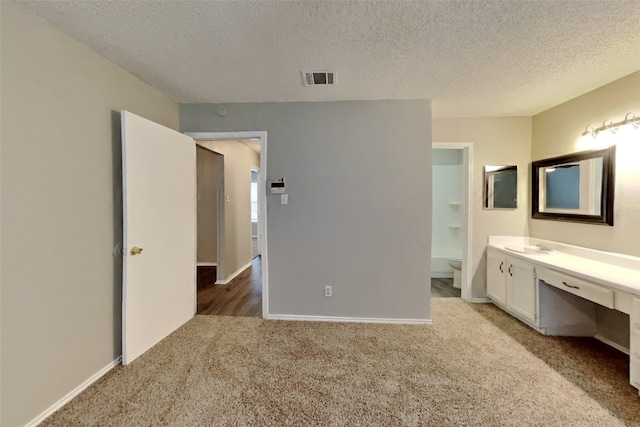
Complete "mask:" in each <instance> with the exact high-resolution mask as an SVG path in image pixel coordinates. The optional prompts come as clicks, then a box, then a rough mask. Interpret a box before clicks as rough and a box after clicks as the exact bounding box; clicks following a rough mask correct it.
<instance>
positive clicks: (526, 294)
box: [507, 256, 538, 323]
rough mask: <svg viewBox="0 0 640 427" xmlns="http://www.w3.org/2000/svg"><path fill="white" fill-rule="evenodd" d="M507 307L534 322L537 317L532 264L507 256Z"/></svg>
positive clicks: (534, 278) (535, 287)
mask: <svg viewBox="0 0 640 427" xmlns="http://www.w3.org/2000/svg"><path fill="white" fill-rule="evenodd" d="M507 264H509V267H507V307H508V308H509V309H511V310H512V311H514V312H515V313H516V314H519V315H520V316H521V317H524V318H525V319H526V320H529V321H530V322H533V323H535V322H536V320H537V318H538V304H537V292H536V290H537V286H536V276H535V269H534V267H533V265H532V264H530V263H528V262H525V261H521V260H519V259H517V258H512V257H509V256H508V257H507Z"/></svg>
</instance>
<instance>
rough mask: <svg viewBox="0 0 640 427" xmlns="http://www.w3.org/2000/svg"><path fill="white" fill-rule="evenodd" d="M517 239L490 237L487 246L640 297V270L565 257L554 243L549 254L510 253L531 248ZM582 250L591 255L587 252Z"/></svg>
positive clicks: (581, 258)
mask: <svg viewBox="0 0 640 427" xmlns="http://www.w3.org/2000/svg"><path fill="white" fill-rule="evenodd" d="M514 239H515V240H514ZM514 239H509V238H507V237H502V236H498V238H491V237H490V238H489V244H488V245H487V246H488V247H490V248H493V249H497V250H499V251H501V252H504V253H505V254H507V255H509V256H512V257H516V258H520V259H523V260H527V261H530V262H532V263H535V264H538V265H542V266H544V267H548V268H551V269H553V270H556V271H560V272H562V273H565V274H569V275H572V276H575V277H578V278H580V279H584V280H588V281H590V282H593V283H596V284H600V285H604V286H607V287H610V288H612V289H618V290H621V291H625V292H629V293H632V294H634V295H640V269H635V268H627V267H622V266H618V265H614V264H611V263H609V262H602V261H597V260H594V259H592V258H593V257H589V258H587V257H582V256H577V255H573V254H569V253H565V252H562V249H561V248H558V246H560V247H561V246H562V244H553V242H551V243H552V246H553V247H554V248H555V249H554V251H553V252H551V253H549V254H529V253H522V252H516V251H512V250H509V249H507V247H513V246H522V245H529V244H531V243H529V240H528V239H529V238H526V237H525V238H522V237H519V238H514ZM534 244H535V243H534ZM583 249H584V250H586V251H590V250H589V249H586V248H583ZM593 252H594V253H595V256H596V257H597V255H598V254H607V255H609V256H611V255H613V256H615V255H617V254H610V253H602V252H598V251H593ZM626 258H629V257H626Z"/></svg>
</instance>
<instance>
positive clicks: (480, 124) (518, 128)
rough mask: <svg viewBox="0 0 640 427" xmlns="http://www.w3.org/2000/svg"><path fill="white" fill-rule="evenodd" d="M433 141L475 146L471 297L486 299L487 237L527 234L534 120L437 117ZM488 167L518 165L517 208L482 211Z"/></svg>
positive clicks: (434, 123)
mask: <svg viewBox="0 0 640 427" xmlns="http://www.w3.org/2000/svg"><path fill="white" fill-rule="evenodd" d="M433 141H434V142H471V143H473V165H474V168H473V192H472V194H471V203H472V207H473V208H472V209H473V223H472V227H473V229H472V235H471V239H472V252H473V255H472V258H473V259H472V260H471V272H470V274H471V275H472V297H473V298H484V297H485V296H486V293H485V288H486V257H485V246H486V244H487V237H488V236H490V235H515V236H523V235H527V232H528V230H527V218H528V215H529V193H528V185H529V184H528V182H529V181H528V176H529V162H530V153H531V118H527V117H525V118H458V119H442V118H441V119H438V118H434V119H433ZM485 165H518V209H516V210H504V211H503V210H486V209H483V208H482V201H483V191H482V190H483V166H485ZM434 185H437V182H434Z"/></svg>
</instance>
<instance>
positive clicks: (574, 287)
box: [562, 282, 580, 289]
mask: <svg viewBox="0 0 640 427" xmlns="http://www.w3.org/2000/svg"><path fill="white" fill-rule="evenodd" d="M562 284H563V285H565V286H566V287H567V288H571V289H580V286H573V285H570V284H568V283H567V282H562Z"/></svg>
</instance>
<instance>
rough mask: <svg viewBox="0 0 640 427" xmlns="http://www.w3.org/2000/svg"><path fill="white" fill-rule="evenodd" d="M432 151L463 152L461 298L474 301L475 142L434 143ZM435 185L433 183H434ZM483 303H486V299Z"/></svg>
mask: <svg viewBox="0 0 640 427" xmlns="http://www.w3.org/2000/svg"><path fill="white" fill-rule="evenodd" d="M431 149H432V150H435V149H439V150H462V167H463V169H464V184H465V188H464V196H463V197H464V204H465V211H464V214H465V215H464V216H465V218H464V220H463V223H464V226H463V227H462V238H463V241H464V244H463V245H462V274H461V277H460V282H461V283H460V287H461V297H462V299H463V300H465V301H474V299H473V296H472V292H471V281H472V278H473V276H472V274H471V261H472V256H473V242H472V240H473V239H472V238H471V236H473V232H472V231H473V229H472V225H473V206H472V204H471V193H472V192H473V142H432V144H431ZM432 185H433V183H432ZM482 301H485V300H484V299H483V300H482Z"/></svg>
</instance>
